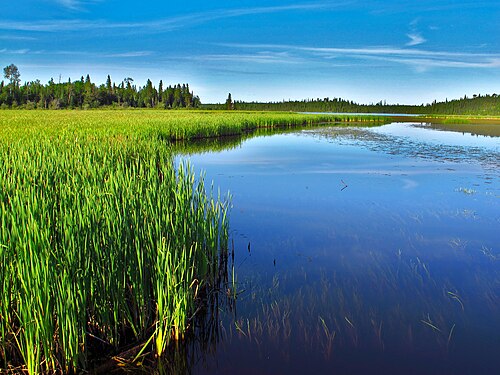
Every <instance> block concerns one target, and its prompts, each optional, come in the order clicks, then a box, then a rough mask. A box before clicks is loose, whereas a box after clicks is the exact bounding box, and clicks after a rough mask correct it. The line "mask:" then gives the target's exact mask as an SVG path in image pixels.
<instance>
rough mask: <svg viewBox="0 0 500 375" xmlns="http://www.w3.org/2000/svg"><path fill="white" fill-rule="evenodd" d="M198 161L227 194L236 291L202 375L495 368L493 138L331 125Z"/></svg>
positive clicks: (496, 147) (496, 191)
mask: <svg viewBox="0 0 500 375" xmlns="http://www.w3.org/2000/svg"><path fill="white" fill-rule="evenodd" d="M189 159H190V161H191V163H192V164H193V165H194V166H195V168H196V169H203V170H205V171H206V179H207V180H213V181H214V185H215V186H218V187H220V190H221V191H222V192H225V191H228V190H229V191H230V192H231V195H232V197H233V198H232V203H233V209H232V211H231V215H230V223H231V229H232V233H233V238H234V243H235V252H236V259H235V271H236V275H237V290H238V291H240V292H241V294H239V296H238V299H237V301H236V311H234V310H233V311H229V312H227V311H226V312H225V313H222V315H221V320H222V322H221V327H222V328H221V339H220V340H218V342H217V344H216V347H217V350H214V353H212V354H208V355H207V354H206V353H202V354H200V353H198V354H197V355H200V356H201V357H202V358H203V360H202V361H201V362H200V363H198V364H197V365H196V366H195V367H194V368H193V369H192V371H193V372H195V373H213V372H221V373H227V372H231V371H235V369H238V370H241V369H247V371H248V372H249V373H253V372H259V373H276V372H281V373H288V372H294V373H297V372H298V373H301V372H311V371H319V372H323V373H325V372H332V371H333V370H335V371H338V372H339V373H346V372H347V373H352V372H354V373H356V372H365V371H369V370H370V369H373V366H376V367H377V368H379V369H380V370H381V371H384V372H385V373H398V372H401V371H404V372H406V373H410V372H414V373H422V372H425V373H443V372H445V373H446V372H452V373H473V372H475V371H478V370H480V371H483V372H484V371H486V372H489V371H490V370H493V369H495V368H496V367H497V366H498V365H500V363H499V361H500V360H499V359H498V355H497V354H498V353H499V351H500V314H499V313H500V302H499V295H500V272H499V269H500V268H499V265H500V249H499V248H498V243H499V239H500V236H499V235H498V231H499V229H500V204H499V198H500V184H499V177H500V172H499V170H500V168H499V162H500V141H499V138H490V137H481V136H478V137H476V136H471V135H470V134H462V133H453V132H446V131H437V130H432V129H430V128H428V127H425V126H421V125H418V126H417V125H416V124H415V125H412V124H399V123H396V124H390V125H385V126H382V127H375V128H355V127H354V128H346V127H326V128H319V129H312V130H303V131H297V132H295V133H287V134H277V135H273V136H267V137H258V138H253V139H249V140H247V141H245V142H243V144H242V146H241V147H239V148H236V149H232V150H229V151H223V152H216V153H203V154H198V155H192V156H190V158H189ZM249 243H250V250H248V244H249ZM214 345H215V344H214Z"/></svg>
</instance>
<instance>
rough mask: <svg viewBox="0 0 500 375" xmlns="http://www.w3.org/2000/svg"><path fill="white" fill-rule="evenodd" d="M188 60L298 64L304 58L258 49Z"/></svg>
mask: <svg viewBox="0 0 500 375" xmlns="http://www.w3.org/2000/svg"><path fill="white" fill-rule="evenodd" d="M189 59H190V60H197V61H204V62H208V61H215V62H218V61H221V62H236V63H254V64H299V63H301V62H305V60H303V59H301V58H298V57H295V56H292V55H291V54H289V53H288V52H270V51H260V52H257V53H254V54H238V53H228V54H209V55H199V56H192V57H190V58H189Z"/></svg>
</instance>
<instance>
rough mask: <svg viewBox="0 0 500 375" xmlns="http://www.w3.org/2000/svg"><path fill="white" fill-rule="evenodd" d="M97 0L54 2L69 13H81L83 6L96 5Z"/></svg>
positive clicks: (56, 0)
mask: <svg viewBox="0 0 500 375" xmlns="http://www.w3.org/2000/svg"><path fill="white" fill-rule="evenodd" d="M98 1H99V0H55V2H56V3H58V4H60V5H62V6H63V7H64V8H66V9H69V10H71V11H77V12H82V11H85V10H86V9H85V6H86V5H89V4H92V3H96V2H98Z"/></svg>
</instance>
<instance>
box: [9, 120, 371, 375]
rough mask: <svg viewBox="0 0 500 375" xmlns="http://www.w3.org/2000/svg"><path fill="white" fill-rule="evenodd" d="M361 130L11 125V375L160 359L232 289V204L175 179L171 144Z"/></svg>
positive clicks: (196, 182)
mask: <svg viewBox="0 0 500 375" xmlns="http://www.w3.org/2000/svg"><path fill="white" fill-rule="evenodd" d="M359 120H364V121H376V120H377V118H375V117H365V118H358V117H355V116H354V117H349V116H345V117H338V116H327V115H314V116H311V115H300V114H295V113H244V112H234V111H232V112H217V113H214V112H203V111H176V112H172V111H151V110H128V111H113V110H96V111H43V112H40V111H26V110H25V111H22V110H16V111H1V112H0V157H1V159H2V164H1V166H0V181H2V189H1V190H0V205H1V218H0V261H1V262H2V268H1V269H0V282H1V298H2V301H1V303H0V342H1V344H0V363H1V367H2V368H4V369H11V370H12V369H18V370H20V371H22V370H27V371H28V372H29V373H32V374H35V373H39V372H54V371H56V372H57V371H63V372H67V371H73V370H75V369H82V368H89V367H92V366H91V365H89V361H93V360H95V359H97V358H101V357H102V356H103V354H104V356H108V355H113V353H115V354H116V353H117V352H119V351H120V350H121V349H122V348H124V347H127V346H129V345H131V344H140V345H142V347H143V348H144V350H146V348H147V350H148V351H154V352H155V353H156V355H158V356H159V355H161V354H162V353H164V352H165V351H166V350H167V348H168V347H169V344H170V343H171V342H174V341H177V340H182V339H183V337H184V335H185V333H186V331H187V330H188V328H189V327H190V326H192V325H193V324H194V321H193V320H195V319H197V317H198V316H200V315H203V311H205V310H206V309H203V308H201V307H202V306H203V305H204V303H205V304H206V303H207V298H209V296H210V295H212V291H213V290H215V289H218V288H219V284H220V282H221V280H224V279H226V280H227V242H228V222H227V216H226V215H227V203H224V201H222V200H221V199H220V197H217V198H213V197H212V196H211V195H210V194H209V193H207V192H206V189H205V186H204V182H203V178H202V177H200V178H199V179H195V176H194V173H193V172H192V171H191V170H190V168H189V167H185V166H183V165H182V164H181V165H180V167H179V168H178V169H177V170H176V169H175V167H174V164H173V159H172V153H171V151H170V148H169V143H168V141H176V140H190V139H197V138H203V137H216V136H220V135H229V134H241V133H244V132H246V131H249V130H252V129H257V128H262V129H267V128H272V127H282V126H283V127H287V126H294V125H312V124H315V123H318V122H328V121H330V122H331V121H359ZM200 311H201V312H200ZM139 353H141V352H139Z"/></svg>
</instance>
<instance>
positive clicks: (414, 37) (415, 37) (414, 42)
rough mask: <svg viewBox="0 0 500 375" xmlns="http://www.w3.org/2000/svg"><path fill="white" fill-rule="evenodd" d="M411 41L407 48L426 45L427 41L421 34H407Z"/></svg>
mask: <svg viewBox="0 0 500 375" xmlns="http://www.w3.org/2000/svg"><path fill="white" fill-rule="evenodd" d="M406 36H407V37H408V38H410V41H409V42H408V43H406V45H407V46H418V45H419V44H422V43H425V42H426V41H427V40H426V39H425V38H424V37H422V35H420V34H419V33H411V34H406Z"/></svg>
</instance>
